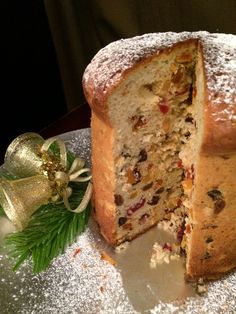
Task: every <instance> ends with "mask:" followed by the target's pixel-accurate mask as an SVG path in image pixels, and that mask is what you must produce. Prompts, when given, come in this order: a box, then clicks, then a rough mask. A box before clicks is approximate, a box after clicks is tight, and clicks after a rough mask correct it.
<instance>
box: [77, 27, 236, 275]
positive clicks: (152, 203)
mask: <svg viewBox="0 0 236 314" xmlns="http://www.w3.org/2000/svg"><path fill="white" fill-rule="evenodd" d="M83 88H84V93H85V96H86V99H87V101H88V103H89V105H90V106H91V109H92V120H91V131H92V171H93V184H94V207H95V213H96V219H97V221H98V224H99V225H100V229H101V233H102V234H103V236H104V237H105V238H106V240H107V241H108V242H109V243H111V244H113V245H118V244H120V243H122V242H123V241H126V240H131V239H133V238H134V237H136V236H137V235H139V234H141V233H143V232H145V231H146V230H147V229H149V228H150V227H151V226H153V225H155V224H157V222H159V221H161V220H163V219H168V218H169V217H171V214H172V213H175V214H177V215H179V216H180V217H182V218H183V223H182V226H181V228H182V236H181V238H183V239H184V243H185V250H186V277H187V278H188V279H196V278H199V277H203V278H208V279H211V278H217V277H220V276H221V275H222V274H224V273H226V272H228V271H230V270H233V269H234V268H235V267H236V197H235V196H236V36H234V35H226V34H210V33H208V32H194V33H190V32H183V33H172V32H168V33H153V34H145V35H142V36H138V37H134V38H130V39H124V40H119V41H116V42H113V43H111V44H109V45H108V46H106V47H105V48H103V49H101V50H100V51H99V52H98V53H97V55H96V56H95V57H94V58H93V60H92V61H91V63H90V64H89V65H88V67H87V68H86V70H85V73H84V76H83Z"/></svg>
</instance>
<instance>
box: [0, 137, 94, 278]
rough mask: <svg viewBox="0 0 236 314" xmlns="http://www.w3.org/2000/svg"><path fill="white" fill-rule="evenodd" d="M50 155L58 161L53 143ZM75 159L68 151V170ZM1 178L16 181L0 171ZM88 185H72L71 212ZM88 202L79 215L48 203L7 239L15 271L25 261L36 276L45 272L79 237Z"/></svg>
mask: <svg viewBox="0 0 236 314" xmlns="http://www.w3.org/2000/svg"><path fill="white" fill-rule="evenodd" d="M50 149H51V151H52V153H53V154H54V155H55V156H56V157H57V158H59V148H58V145H57V144H56V143H53V144H52V145H51V146H50ZM74 159H75V156H74V154H73V153H71V152H70V151H67V160H68V167H70V166H71V164H72V162H73V161H74ZM0 177H4V178H6V179H9V180H13V179H17V178H16V177H13V176H12V175H10V174H9V173H7V172H4V171H1V173H0ZM87 184H88V183H87V182H84V183H79V184H78V183H71V184H70V185H71V187H72V190H73V194H72V196H71V197H70V199H69V203H70V206H71V208H72V209H73V208H76V207H77V206H78V204H79V203H80V202H81V200H82V198H83V196H84V193H85V190H86V187H87ZM90 211H91V202H89V204H88V206H87V208H86V209H85V210H84V211H83V212H82V213H73V212H70V211H68V210H67V209H66V208H65V206H64V204H63V203H60V204H56V203H49V204H47V205H43V206H41V207H40V208H39V209H38V210H37V211H36V212H35V213H34V214H33V215H32V216H31V219H30V222H29V224H28V226H27V227H26V228H25V229H24V230H23V231H21V232H16V233H11V234H9V235H7V237H6V239H5V244H6V246H7V248H8V251H9V256H10V257H12V258H13V260H14V262H15V264H14V266H13V270H17V269H19V268H20V266H21V265H22V264H23V263H24V262H25V261H26V260H28V259H30V260H31V262H32V269H33V272H34V273H39V272H41V271H44V270H46V269H47V268H48V266H49V265H50V264H51V262H52V260H53V259H54V258H55V257H56V256H58V255H59V254H61V253H63V252H64V251H65V248H66V247H67V246H69V245H71V244H72V243H73V242H74V241H75V240H76V237H77V236H78V235H79V234H81V233H82V232H83V231H84V230H85V228H86V226H87V224H88V220H89V216H90ZM1 215H4V210H3V209H2V208H1V207H0V216H1Z"/></svg>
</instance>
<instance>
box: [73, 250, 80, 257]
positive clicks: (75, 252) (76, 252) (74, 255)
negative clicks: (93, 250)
mask: <svg viewBox="0 0 236 314" xmlns="http://www.w3.org/2000/svg"><path fill="white" fill-rule="evenodd" d="M80 252H81V249H80V248H76V249H75V250H74V252H73V254H72V257H76V255H78V254H79V253H80Z"/></svg>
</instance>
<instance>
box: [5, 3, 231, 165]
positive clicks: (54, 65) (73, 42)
mask: <svg viewBox="0 0 236 314" xmlns="http://www.w3.org/2000/svg"><path fill="white" fill-rule="evenodd" d="M0 10H1V17H2V18H1V20H2V21H3V23H2V24H3V25H2V27H1V29H2V36H1V50H2V53H3V57H2V58H1V76H2V80H1V81H2V82H1V87H2V88H1V131H0V159H1V160H0V161H1V163H2V161H3V159H2V158H1V156H3V155H4V153H5V150H6V148H7V146H8V145H9V144H10V142H11V140H13V139H14V138H15V137H16V136H17V135H19V134H21V133H23V132H28V131H34V132H40V130H42V129H44V128H45V127H47V126H48V125H50V124H51V123H52V122H53V121H55V120H57V119H58V118H59V117H61V116H63V115H65V114H66V113H68V112H71V111H73V109H74V108H76V107H78V106H80V105H82V104H84V103H85V100H84V96H83V91H82V84H81V79H82V75H83V71H84V69H85V67H86V65H87V64H88V63H89V61H90V60H91V58H92V57H93V55H94V54H95V53H96V52H97V51H98V50H99V49H100V48H102V47H103V46H105V45H106V44H108V43H109V42H111V41H114V40H116V39H120V38H125V37H130V36H135V35H139V34H143V33H147V32H155V31H185V30H188V31H197V30H208V31H210V32H222V33H233V34H236V0H225V1H223V0H207V1H206V0H165V1H162V0H160V1H159V0H119V1H111V0H44V1H43V0H22V1H17V0H15V1H2V2H1V4H0ZM75 127H76V125H75Z"/></svg>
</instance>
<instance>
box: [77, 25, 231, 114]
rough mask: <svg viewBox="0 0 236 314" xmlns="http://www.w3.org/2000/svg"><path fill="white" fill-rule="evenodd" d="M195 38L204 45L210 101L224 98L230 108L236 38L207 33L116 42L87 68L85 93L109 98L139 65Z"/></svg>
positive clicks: (166, 35)
mask: <svg viewBox="0 0 236 314" xmlns="http://www.w3.org/2000/svg"><path fill="white" fill-rule="evenodd" d="M193 38H198V39H199V40H200V41H201V43H202V45H203V51H204V62H205V68H206V71H207V79H208V82H207V85H208V88H209V97H210V100H211V101H212V102H214V103H220V102H222V99H223V98H224V99H223V101H224V102H225V103H227V104H230V103H232V102H233V103H235V102H236V91H235V86H236V36H235V35H230V34H223V33H212V34H211V33H208V32H204V31H200V32H181V33H174V32H165V33H150V34H144V35H142V36H136V37H133V38H128V39H121V40H118V41H115V42H113V43H111V44H109V45H107V46H106V47H104V48H103V49H101V50H100V51H99V52H98V53H97V54H96V55H95V57H94V58H93V60H92V61H91V63H90V64H89V65H88V66H87V68H86V70H85V73H84V77H83V81H84V87H85V90H86V88H87V86H88V85H92V86H93V89H94V95H96V94H99V93H101V92H102V93H103V94H106V93H107V91H108V90H109V87H110V86H115V85H116V84H117V83H118V82H119V80H120V78H121V76H122V75H123V74H124V73H125V72H126V71H127V70H128V69H130V68H131V67H132V66H133V65H134V64H135V63H137V62H139V61H141V60H142V59H144V58H148V57H150V56H152V55H155V54H158V53H159V51H161V50H162V49H165V48H169V47H171V46H173V45H174V44H175V43H177V42H180V41H185V40H187V39H193ZM232 114H233V113H232Z"/></svg>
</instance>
